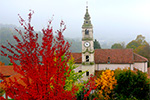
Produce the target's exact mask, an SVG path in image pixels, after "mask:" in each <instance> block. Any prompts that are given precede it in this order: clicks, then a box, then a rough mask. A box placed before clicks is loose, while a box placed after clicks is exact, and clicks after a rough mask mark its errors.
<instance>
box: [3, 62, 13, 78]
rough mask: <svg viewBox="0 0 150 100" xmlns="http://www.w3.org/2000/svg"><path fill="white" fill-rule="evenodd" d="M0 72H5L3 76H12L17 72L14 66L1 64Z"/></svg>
mask: <svg viewBox="0 0 150 100" xmlns="http://www.w3.org/2000/svg"><path fill="white" fill-rule="evenodd" d="M0 73H1V74H3V76H4V77H5V76H10V75H13V74H16V72H15V71H14V66H5V65H4V66H0Z"/></svg>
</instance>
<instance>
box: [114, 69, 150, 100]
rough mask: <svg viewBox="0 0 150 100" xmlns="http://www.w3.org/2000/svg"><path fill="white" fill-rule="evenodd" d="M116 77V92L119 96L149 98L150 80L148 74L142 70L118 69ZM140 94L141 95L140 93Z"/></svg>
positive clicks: (144, 99) (141, 99)
mask: <svg viewBox="0 0 150 100" xmlns="http://www.w3.org/2000/svg"><path fill="white" fill-rule="evenodd" d="M115 78H116V79H117V85H116V88H115V89H114V90H115V93H116V95H117V97H118V98H120V97H124V98H126V99H124V100H127V98H133V97H135V98H136V99H138V100H149V86H150V83H149V80H148V78H147V74H146V73H143V72H141V71H139V70H138V71H136V72H135V71H131V70H130V69H124V70H121V69H116V70H115ZM139 94H140V95H139Z"/></svg>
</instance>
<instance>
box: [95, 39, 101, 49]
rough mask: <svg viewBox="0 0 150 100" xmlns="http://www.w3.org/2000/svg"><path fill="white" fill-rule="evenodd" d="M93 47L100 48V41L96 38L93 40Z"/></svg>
mask: <svg viewBox="0 0 150 100" xmlns="http://www.w3.org/2000/svg"><path fill="white" fill-rule="evenodd" d="M94 49H101V46H100V43H99V42H98V41H97V40H96V39H95V40H94Z"/></svg>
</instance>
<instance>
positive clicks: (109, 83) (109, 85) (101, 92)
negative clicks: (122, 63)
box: [95, 69, 117, 100]
mask: <svg viewBox="0 0 150 100" xmlns="http://www.w3.org/2000/svg"><path fill="white" fill-rule="evenodd" d="M95 82H96V86H97V88H98V96H99V98H100V99H105V100H108V99H110V96H109V94H110V93H111V92H112V90H113V89H114V87H115V85H116V84H117V80H116V79H115V76H114V72H113V71H111V70H109V69H107V70H106V71H104V72H102V75H101V76H100V78H97V79H96V80H95Z"/></svg>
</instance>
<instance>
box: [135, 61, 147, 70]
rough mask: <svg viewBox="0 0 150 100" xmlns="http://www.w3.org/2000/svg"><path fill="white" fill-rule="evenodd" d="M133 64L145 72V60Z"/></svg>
mask: <svg viewBox="0 0 150 100" xmlns="http://www.w3.org/2000/svg"><path fill="white" fill-rule="evenodd" d="M133 66H134V67H135V68H136V69H139V70H140V71H142V72H147V62H136V63H134V65H133Z"/></svg>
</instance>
